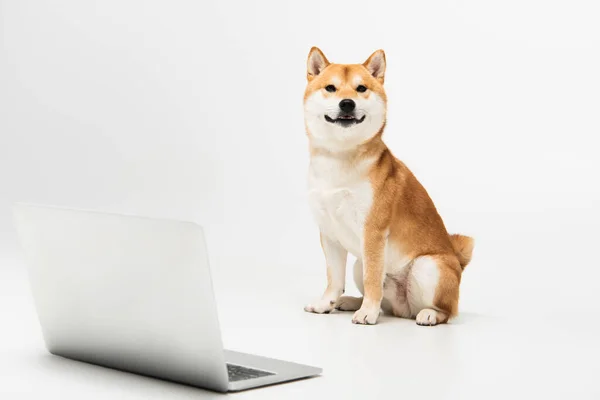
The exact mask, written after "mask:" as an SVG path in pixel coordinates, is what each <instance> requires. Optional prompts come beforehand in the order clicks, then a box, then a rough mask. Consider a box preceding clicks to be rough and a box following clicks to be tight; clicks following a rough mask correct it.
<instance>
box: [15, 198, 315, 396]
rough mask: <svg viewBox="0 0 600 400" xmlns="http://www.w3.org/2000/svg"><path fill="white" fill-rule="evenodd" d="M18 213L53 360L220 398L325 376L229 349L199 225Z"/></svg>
mask: <svg viewBox="0 0 600 400" xmlns="http://www.w3.org/2000/svg"><path fill="white" fill-rule="evenodd" d="M14 214H15V221H16V225H17V231H18V234H19V238H20V241H21V244H22V247H23V249H24V253H25V257H26V261H27V265H28V271H29V279H30V283H31V288H32V291H33V297H34V301H35V307H36V311H37V314H38V317H39V320H40V325H41V327H42V331H43V336H44V341H45V343H46V347H47V348H48V351H49V352H50V353H52V354H55V355H59V356H63V357H68V358H72V359H75V360H80V361H85V362H89V363H93V364H99V365H102V366H106V367H111V368H116V369H119V370H124V371H129V372H134V373H138V374H143V375H147V376H153V377H157V378H162V379H167V380H170V381H175V382H180V383H184V384H189V385H193V386H197V387H201V388H206V389H212V390H215V391H220V392H226V391H239V390H244V389H250V388H255V387H259V386H265V385H271V384H275V383H280V382H285V381H291V380H297V379H301V378H306V377H310V376H315V375H318V374H320V373H321V369H320V368H315V367H311V366H307V365H300V364H296V363H291V362H287V361H280V360H274V359H271V358H265V357H259V356H255V355H250V354H243V353H238V352H233V351H228V350H224V349H223V344H222V341H221V333H220V329H219V321H218V317H217V309H216V304H215V299H214V295H213V288H212V282H211V276H210V269H209V265H208V257H207V251H206V245H205V240H204V235H203V232H202V229H201V227H200V226H198V225H196V224H194V223H191V222H180V221H171V220H161V219H151V218H141V217H133V216H124V215H116V214H107V213H100V212H91V211H82V210H70V209H63V208H56V207H45V206H36V205H26V204H17V205H16V206H15V208H14Z"/></svg>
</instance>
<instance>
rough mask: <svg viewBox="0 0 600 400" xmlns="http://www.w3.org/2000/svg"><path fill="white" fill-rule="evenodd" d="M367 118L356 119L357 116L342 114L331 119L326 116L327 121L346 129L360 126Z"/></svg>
mask: <svg viewBox="0 0 600 400" xmlns="http://www.w3.org/2000/svg"><path fill="white" fill-rule="evenodd" d="M365 117H366V115H363V116H362V117H360V118H356V116H355V115H352V114H340V115H338V116H337V118H331V117H330V116H329V115H327V114H325V121H327V122H330V123H332V124H339V125H341V126H344V127H346V126H350V125H355V124H356V125H358V124H360V123H361V122H363V121H364V120H365Z"/></svg>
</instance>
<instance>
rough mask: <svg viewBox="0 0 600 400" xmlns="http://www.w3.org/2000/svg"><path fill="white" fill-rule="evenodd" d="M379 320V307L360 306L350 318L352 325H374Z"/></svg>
mask: <svg viewBox="0 0 600 400" xmlns="http://www.w3.org/2000/svg"><path fill="white" fill-rule="evenodd" d="M377 318H379V307H368V306H364V305H363V306H362V307H361V308H360V309H359V310H358V311H357V312H355V313H354V316H353V317H352V323H353V324H361V325H375V324H376V323H377Z"/></svg>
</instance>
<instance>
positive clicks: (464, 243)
mask: <svg viewBox="0 0 600 400" xmlns="http://www.w3.org/2000/svg"><path fill="white" fill-rule="evenodd" d="M450 242H451V243H452V247H453V248H454V254H456V257H458V262H459V263H460V267H461V268H462V269H463V270H464V269H465V267H466V266H467V264H469V262H470V261H471V257H472V256H473V247H475V240H473V238H472V237H469V236H463V235H457V234H454V235H450Z"/></svg>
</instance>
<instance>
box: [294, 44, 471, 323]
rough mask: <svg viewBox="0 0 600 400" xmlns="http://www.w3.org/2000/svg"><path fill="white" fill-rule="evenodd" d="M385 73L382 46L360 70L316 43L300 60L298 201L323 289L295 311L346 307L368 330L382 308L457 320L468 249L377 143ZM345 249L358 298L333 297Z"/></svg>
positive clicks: (340, 286) (340, 285) (342, 276)
mask: <svg viewBox="0 0 600 400" xmlns="http://www.w3.org/2000/svg"><path fill="white" fill-rule="evenodd" d="M385 69H386V59H385V54H384V52H383V51H382V50H377V51H376V52H374V53H373V54H372V55H371V56H370V57H369V58H368V59H367V61H365V62H364V63H363V64H334V63H330V62H329V61H328V60H327V58H326V57H325V55H324V54H323V52H322V51H321V50H319V49H318V48H316V47H313V48H312V49H311V50H310V53H309V55H308V63H307V75H306V76H307V80H308V84H307V86H306V91H305V93H304V117H305V125H306V132H307V135H308V138H309V144H310V155H311V160H310V167H309V177H308V188H309V196H308V197H309V203H310V207H311V210H312V213H313V214H314V217H315V219H316V221H317V223H318V225H319V229H320V232H321V246H322V248H323V253H324V255H325V261H326V265H327V288H326V289H325V292H324V293H323V295H322V296H321V297H320V298H319V299H318V300H316V301H315V302H313V303H311V304H309V305H307V306H306V307H305V311H308V312H313V313H328V312H330V311H331V310H333V309H334V308H335V309H338V310H343V311H355V313H354V316H353V317H352V322H354V323H356V324H375V323H376V322H377V319H378V317H379V314H380V311H381V310H383V311H384V312H386V313H390V314H393V315H395V316H398V317H403V318H416V322H417V324H419V325H427V326H432V325H437V324H440V323H444V322H447V321H448V319H449V318H451V317H453V316H455V315H456V314H457V312H458V293H459V284H460V279H461V274H462V271H463V269H464V268H465V267H466V265H467V264H468V263H469V261H470V260H471V255H472V251H473V245H474V243H473V239H472V238H470V237H467V236H462V235H450V234H448V232H447V231H446V227H445V226H444V223H443V221H442V219H441V217H440V216H439V214H438V212H437V210H436V208H435V206H434V204H433V202H432V201H431V199H430V198H429V195H428V194H427V191H426V190H425V189H424V188H423V186H421V184H420V183H419V181H417V179H416V178H415V176H414V175H413V174H412V173H411V172H410V170H409V169H408V168H407V167H406V166H405V165H404V164H403V163H402V162H401V161H399V160H398V159H396V158H395V157H394V156H393V155H392V153H391V152H390V150H389V149H388V148H387V146H386V145H385V143H384V142H383V140H382V135H383V131H384V128H385V125H386V113H387V98H386V94H385V90H384V88H383V83H384V77H385ZM348 253H350V254H352V255H354V256H355V257H356V259H357V260H356V262H355V264H354V281H355V283H356V285H357V286H358V289H359V290H360V292H361V293H362V294H363V297H361V298H357V297H349V296H342V294H343V293H344V289H345V280H346V259H347V255H348Z"/></svg>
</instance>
